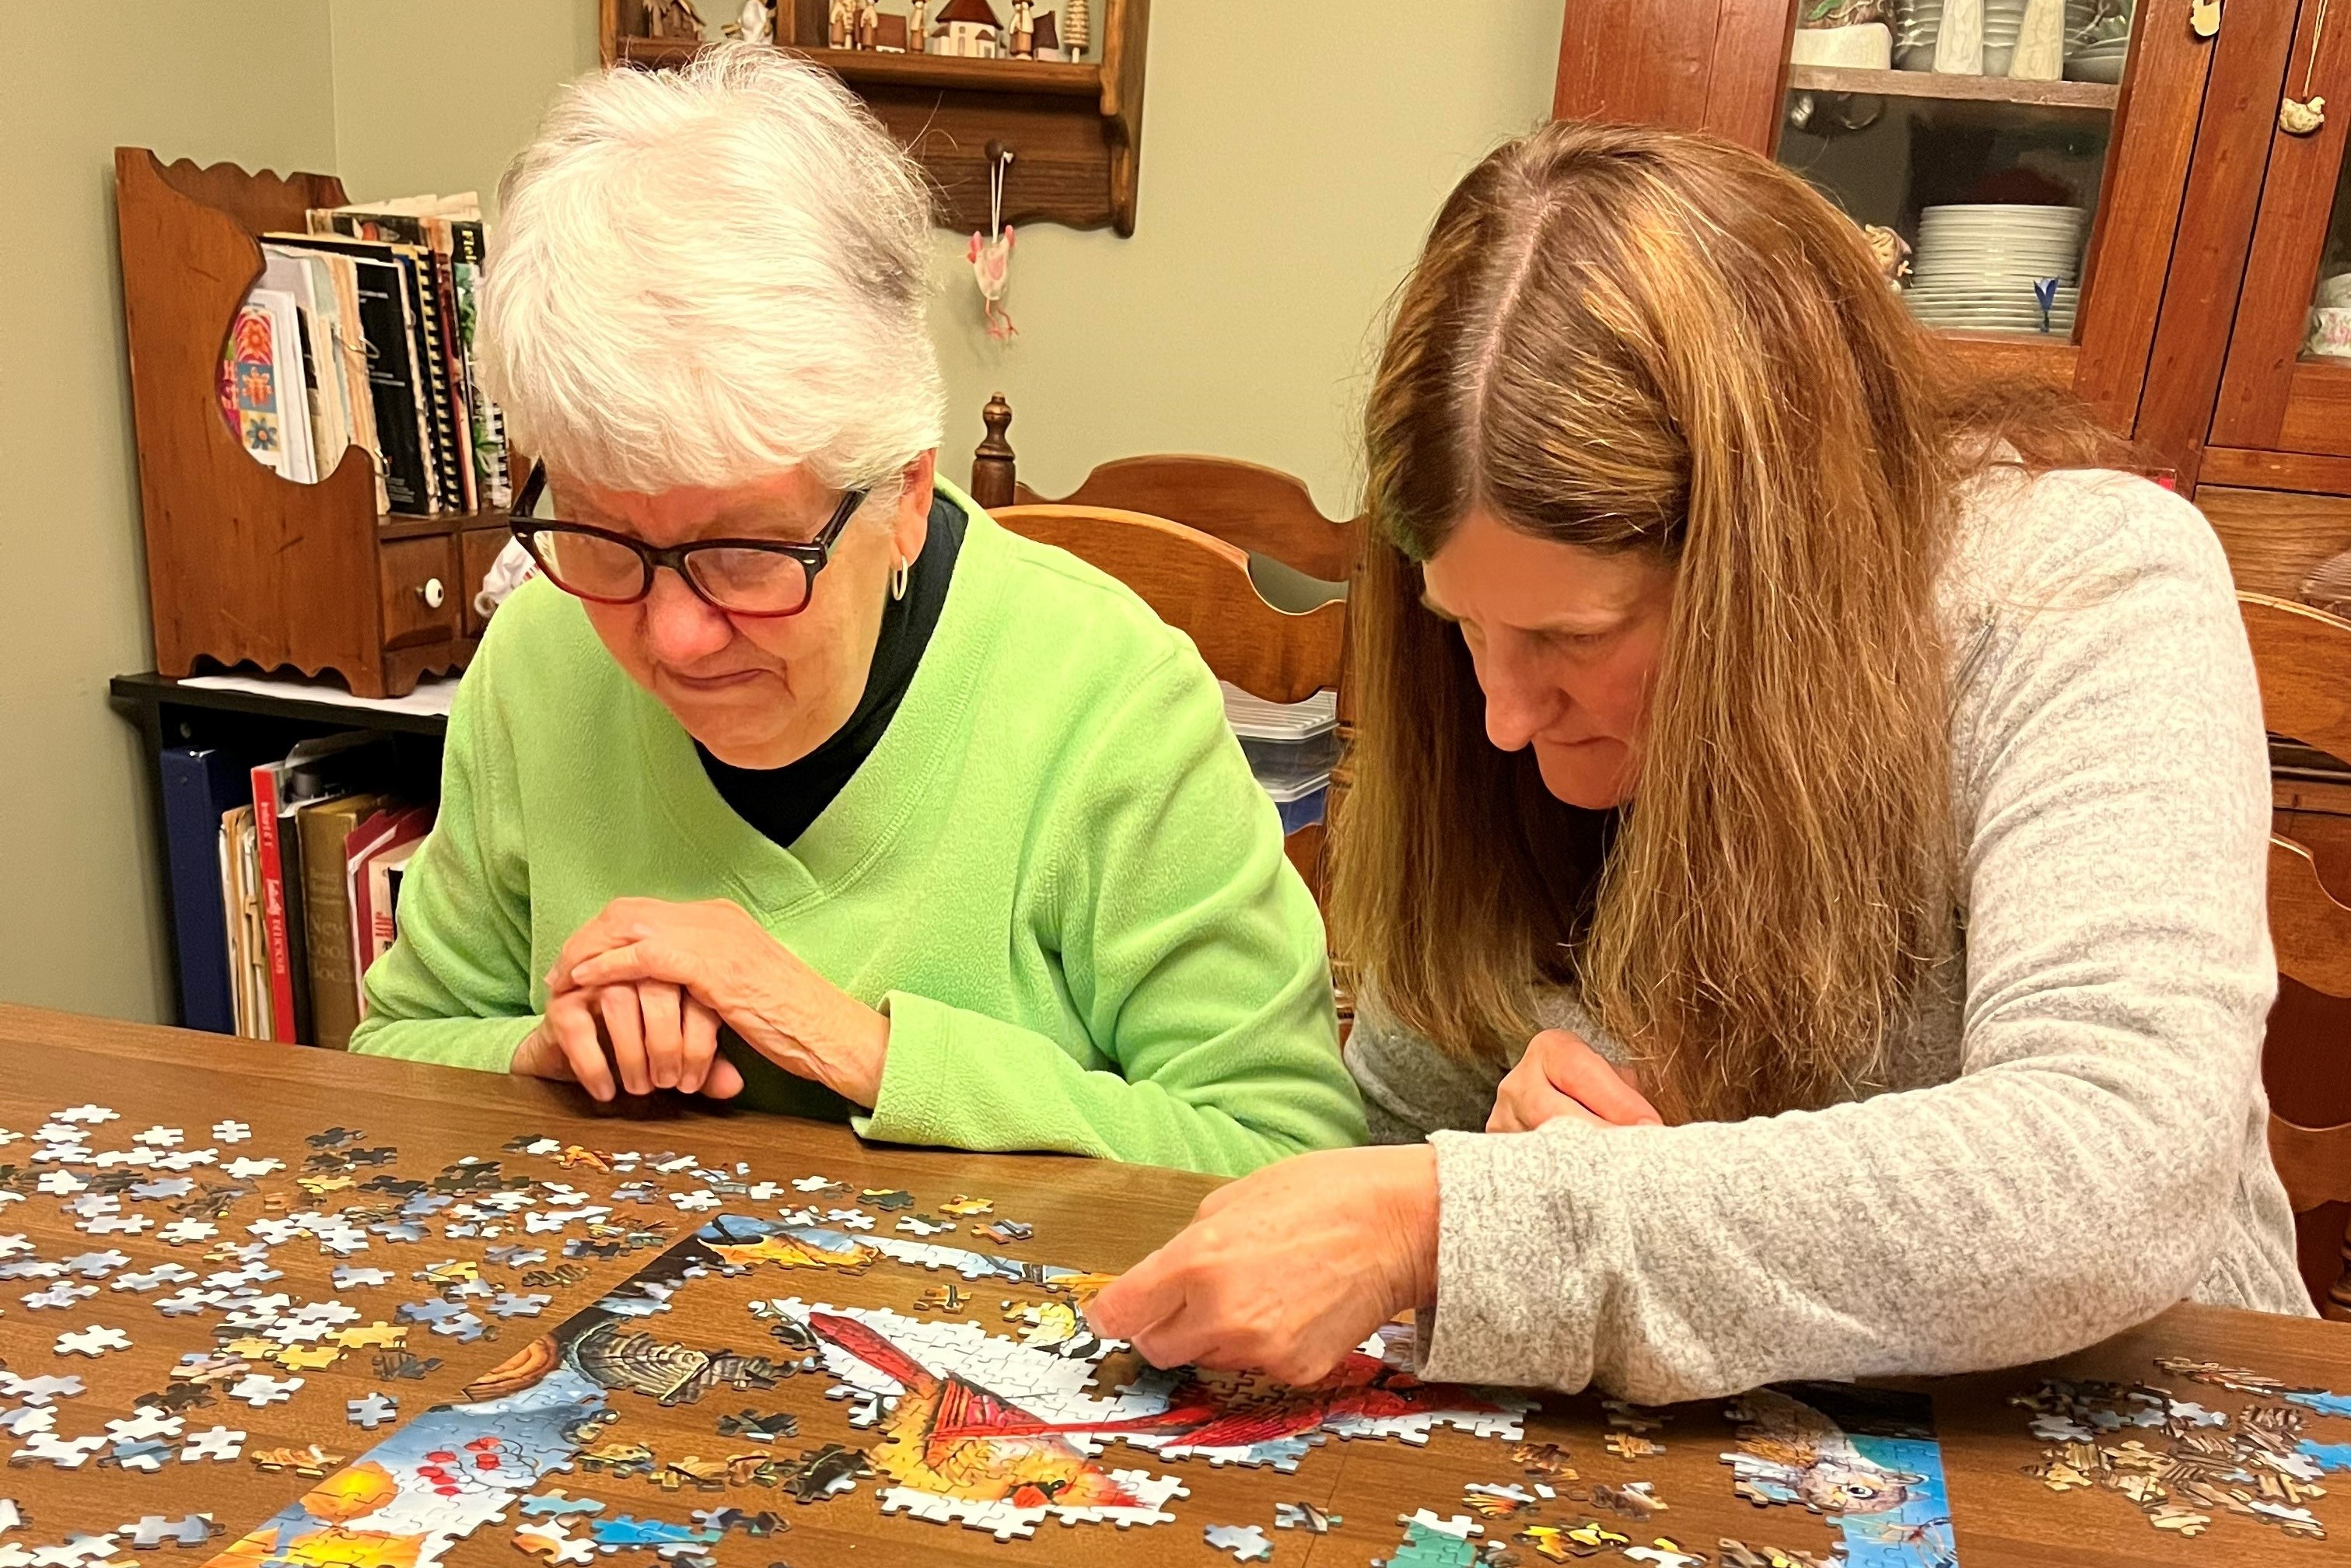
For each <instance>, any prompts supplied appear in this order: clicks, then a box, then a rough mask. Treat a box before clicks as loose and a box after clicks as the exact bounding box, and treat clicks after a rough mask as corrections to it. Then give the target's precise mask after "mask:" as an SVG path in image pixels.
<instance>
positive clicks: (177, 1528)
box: [117, 1513, 220, 1552]
mask: <svg viewBox="0 0 2351 1568" xmlns="http://www.w3.org/2000/svg"><path fill="white" fill-rule="evenodd" d="M219 1532H220V1526H218V1525H217V1524H214V1522H213V1516H212V1515H211V1514H209V1513H191V1514H185V1515H183V1516H182V1517H180V1518H178V1519H166V1518H164V1517H163V1516H162V1514H160V1513H151V1514H149V1515H147V1516H146V1517H145V1518H143V1519H141V1520H139V1521H136V1522H134V1523H130V1524H125V1525H123V1526H121V1527H120V1530H119V1531H117V1533H118V1534H127V1535H129V1536H130V1537H131V1545H132V1546H134V1547H136V1548H137V1549H138V1550H140V1551H141V1552H152V1551H153V1550H154V1549H155V1548H156V1547H158V1546H202V1545H204V1543H205V1542H208V1541H210V1540H211V1539H212V1538H213V1537H214V1535H216V1534H218V1533H219Z"/></svg>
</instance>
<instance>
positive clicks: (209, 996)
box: [162, 747, 236, 1034]
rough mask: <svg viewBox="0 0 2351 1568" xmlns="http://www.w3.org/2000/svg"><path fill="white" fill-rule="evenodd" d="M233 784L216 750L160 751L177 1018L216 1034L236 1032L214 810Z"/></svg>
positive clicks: (222, 805) (218, 815)
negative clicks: (177, 967)
mask: <svg viewBox="0 0 2351 1568" xmlns="http://www.w3.org/2000/svg"><path fill="white" fill-rule="evenodd" d="M234 779H235V771H234V769H232V768H230V767H229V766H228V765H227V763H226V761H225V758H222V757H221V755H220V753H218V752H216V751H213V750H210V749H203V750H199V749H195V748H193V747H171V748H169V749H167V750H166V751H164V753H163V756H162V784H163V837H164V841H165V849H166V851H167V852H168V855H169V858H170V862H171V868H172V934H173V936H175V938H176V944H175V945H176V946H178V948H179V953H180V1021H181V1023H182V1024H183V1025H184V1026H186V1027H187V1028H189V1029H204V1030H212V1031H213V1032H214V1033H215V1034H235V1032H236V1009H235V1004H234V1003H233V1002H232V1000H231V999H230V991H229V979H230V976H229V967H228V925H227V919H226V915H225V910H224V907H223V901H222V898H221V871H222V864H223V862H222V860H221V852H220V820H221V812H222V811H223V810H225V808H226V800H225V798H226V797H227V796H228V793H229V791H230V790H231V789H234V788H235V784H234Z"/></svg>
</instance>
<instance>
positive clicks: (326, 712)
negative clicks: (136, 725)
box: [106, 670, 449, 739]
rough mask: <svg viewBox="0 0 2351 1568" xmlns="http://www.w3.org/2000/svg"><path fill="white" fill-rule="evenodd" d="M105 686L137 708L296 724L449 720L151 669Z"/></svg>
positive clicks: (403, 725)
mask: <svg viewBox="0 0 2351 1568" xmlns="http://www.w3.org/2000/svg"><path fill="white" fill-rule="evenodd" d="M106 689H107V693H108V695H110V696H111V697H112V698H113V699H114V702H115V705H116V706H118V707H122V708H127V709H131V710H134V712H135V711H136V710H144V709H149V708H162V707H175V708H200V709H204V710H206V711H208V712H213V713H234V714H246V715H249V716H255V717H259V718H274V719H282V720H285V721H287V722H289V723H296V724H317V725H325V726H328V727H331V728H334V729H376V730H382V731H385V732H386V733H389V734H398V735H429V736H432V737H434V738H435V739H438V738H439V737H442V736H444V735H445V734H447V733H448V730H449V720H448V718H447V717H446V716H444V715H441V714H434V713H398V712H393V711H391V710H388V709H384V708H374V707H361V706H357V705H354V704H349V703H337V702H319V701H316V700H313V699H309V698H303V697H287V696H277V695H263V694H261V693H259V692H241V691H231V690H225V689H223V688H221V687H218V686H192V685H186V684H185V683H183V682H181V681H177V680H174V679H173V678H172V677H171V676H170V675H163V674H156V673H155V672H153V671H152V670H150V671H148V672H147V673H146V674H137V675H117V676H115V677H114V678H113V679H112V680H110V681H109V682H107V684H106Z"/></svg>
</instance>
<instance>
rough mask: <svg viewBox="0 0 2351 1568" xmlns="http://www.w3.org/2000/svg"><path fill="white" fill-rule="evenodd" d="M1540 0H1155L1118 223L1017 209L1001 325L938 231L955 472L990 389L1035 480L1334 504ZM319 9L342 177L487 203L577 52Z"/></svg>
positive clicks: (1555, 15) (580, 57)
mask: <svg viewBox="0 0 2351 1568" xmlns="http://www.w3.org/2000/svg"><path fill="white" fill-rule="evenodd" d="M1560 5H1561V0H1484V3H1482V4H1480V5H1468V6H1455V7H1452V8H1451V9H1449V10H1447V9H1437V10H1432V9H1431V8H1430V7H1429V6H1427V5H1425V4H1418V3H1411V4H1407V3H1406V0H1355V3H1354V4H1352V5H1348V6H1346V7H1344V8H1343V9H1342V10H1333V9H1332V8H1331V7H1329V6H1322V5H1282V4H1275V5H1238V6H1237V5H1225V4H1211V3H1209V0H1159V3H1158V4H1157V5H1155V6H1154V7H1153V15H1152V18H1151V41H1150V62H1149V72H1148V78H1147V80H1146V83H1145V86H1144V136H1143V180H1142V195H1141V201H1140V204H1139V213H1138V221H1137V225H1136V231H1135V234H1134V237H1133V238H1131V239H1120V238H1118V237H1117V236H1115V235H1111V234H1107V233H1089V234H1079V233H1073V232H1071V231H1070V230H1067V229H1060V228H1054V227H1051V226H1050V225H1036V226H1033V227H1030V228H1027V229H1023V230H1021V231H1020V232H1019V235H1018V237H1017V239H1016V242H1015V250H1014V261H1013V267H1012V289H1011V293H1010V295H1009V296H1008V300H1007V303H1008V306H1009V308H1010V309H1011V312H1012V316H1013V319H1015V320H1016V321H1017V322H1018V323H1019V327H1020V335H1019V338H1018V339H1016V340H1013V341H1012V342H1011V343H1009V344H1008V345H999V344H998V343H996V342H994V341H992V340H990V339H989V338H988V337H987V332H986V331H985V330H984V329H982V327H981V326H980V323H979V304H978V294H977V288H976V287H975V286H974V284H973V282H972V279H971V273H970V271H969V269H968V268H967V267H966V266H965V264H964V245H965V238H966V236H964V235H948V234H945V233H942V234H941V235H940V236H939V246H938V253H937V256H938V260H937V272H936V277H937V283H938V287H939V294H938V304H937V306H936V308H935V311H934V315H933V319H934V320H935V322H936V323H937V329H938V341H939V347H940V351H941V353H942V356H943V357H944V359H945V361H946V375H947V386H948V390H949V393H950V396H951V398H952V399H953V404H952V406H953V413H954V422H953V423H952V424H951V425H950V427H949V431H948V452H947V457H946V471H947V472H948V473H949V474H950V475H956V476H960V475H962V474H963V473H964V472H965V471H966V463H967V456H968V454H969V453H970V450H971V448H972V447H973V446H974V445H975V444H977V442H978V440H979V437H980V424H979V407H980V404H981V403H982V402H986V401H987V395H988V393H990V392H996V391H999V390H1000V391H1002V392H1004V393H1005V395H1006V396H1008V398H1010V399H1011V400H1012V405H1013V409H1014V423H1013V427H1012V435H1013V444H1014V445H1015V446H1016V447H1017V448H1018V449H1019V453H1020V455H1021V460H1022V472H1023V474H1024V476H1027V477H1029V478H1031V479H1032V480H1033V481H1034V482H1035V483H1036V484H1037V485H1038V486H1040V488H1042V489H1045V490H1047V491H1049V492H1052V491H1058V490H1061V489H1066V488H1067V487H1069V486H1072V485H1074V484H1076V483H1077V481H1078V480H1079V479H1080V478H1081V477H1083V476H1084V474H1085V472H1086V470H1087V469H1088V468H1090V467H1092V465H1094V464H1095V463H1097V462H1100V461H1102V460H1103V459H1106V458H1110V457H1116V456H1122V455H1127V454H1130V453H1136V452H1167V451H1201V452H1215V453H1221V454H1224V455H1228V456H1235V457H1248V458H1251V459H1253V460H1255V461H1258V462H1260V463H1270V464H1272V465H1275V466H1276V467H1280V468H1286V469H1288V470H1290V472H1292V473H1295V474H1298V475H1301V476H1303V477H1305V478H1306V479H1307V480H1308V482H1309V483H1310V484H1311V485H1312V486H1313V487H1314V491H1315V494H1316V496H1317V497H1318V498H1319V499H1320V500H1321V501H1322V504H1323V506H1324V507H1325V509H1326V510H1331V511H1334V512H1342V513H1352V512H1353V499H1354V494H1355V491H1356V488H1357V486H1358V485H1359V483H1360V479H1359V477H1358V473H1357V470H1358V465H1357V463H1356V460H1355V457H1354V455H1353V444H1354V438H1353V419H1354V417H1355V409H1356V407H1357V404H1358V402H1359V401H1360V396H1361V392H1362V387H1363V382H1364V376H1365V373H1366V367H1367V364H1368V361H1369V360H1370V358H1371V356H1372V355H1373V354H1374V351H1375V349H1376V343H1377V337H1376V333H1375V331H1374V320H1375V318H1376V317H1377V316H1378V314H1379V312H1380V310H1381V308H1382V307H1383V305H1384V302H1385V301H1386V299H1387V297H1388V295H1389V292H1390V291H1391V290H1392V289H1393V288H1394V287H1395V283H1396V281H1397V279H1398V278H1399V277H1401V276H1402V274H1403V272H1404V269H1405V267H1407V266H1408V265H1409V264H1410V262H1411V259H1412V256H1413V254H1414V252H1415V250H1416V248H1417V246H1418V245H1419V242H1420V238H1421V235H1422V234H1423V233H1424V231H1425V230H1426V227H1427V225H1428V221H1429V219H1430V218H1431V217H1432V216H1434V215H1435V214H1436V211H1437V203H1438V202H1439V201H1440V200H1441V199H1442V198H1443V196H1444V193H1445V192H1446V191H1447V189H1448V188H1449V187H1450V186H1451V184H1452V183H1453V182H1454V181H1455V180H1456V179H1458V177H1459V176H1460V174H1461V172H1462V171H1463V170H1464V169H1466V168H1467V167H1468V165H1469V164H1470V163H1471V162H1474V161H1475V160H1476V159H1477V158H1478V156H1479V154H1480V153H1482V152H1485V151H1486V150H1487V149H1489V148H1490V147H1491V146H1492V145H1493V144H1494V143H1495V142H1497V141H1500V140H1502V139H1503V138H1505V137H1507V136H1510V135H1513V134H1515V133H1517V132H1519V131H1525V130H1527V129H1529V128H1531V127H1532V126H1534V125H1536V124H1538V123H1540V122H1541V120H1543V119H1544V118H1545V117H1546V116H1547V115H1548V113H1549V110H1550V105H1551V89H1552V76H1553V73H1554V71H1555V70H1556V68H1557V64H1558V55H1559V28H1560ZM332 8H333V16H334V59H335V124H336V140H337V146H338V151H339V152H340V155H341V158H342V167H341V170H340V172H341V173H342V175H343V178H344V183H345V184H346V186H347V187H348V188H349V189H350V192H351V194H352V196H353V197H354V198H355V199H356V198H360V197H368V196H386V195H395V194H401V193H408V192H413V191H423V190H433V191H441V192H448V191H457V190H465V189H469V188H471V189H478V190H480V191H481V192H482V193H483V197H484V199H485V200H488V199H489V197H490V194H491V193H492V192H493V190H494V189H495V188H496V184H497V177H498V174H499V172H500V171H501V170H502V169H504V168H505V166H506V162H507V159H508V158H510V157H511V156H512V155H513V154H514V152H516V151H517V149H518V148H519V147H520V146H521V145H522V144H523V143H524V142H525V141H527V140H528V137H529V134H530V131H531V128H532V125H533V123H534V121H535V120H536V118H537V115H538V109H539V107H540V106H541V105H542V104H543V103H544V101H545V99H546V97H547V95H548V93H549V91H550V90H551V89H553V88H554V86H555V85H556V84H557V83H558V82H559V81H561V80H563V79H564V78H567V77H569V76H571V75H574V74H576V73H578V72H580V71H581V70H586V69H590V68H593V67H594V65H595V58H596V41H595V5H594V3H593V0H498V3H497V4H496V5H473V4H466V3H463V0H333V7H332ZM701 10H702V13H703V15H704V16H705V18H707V20H708V21H709V22H710V23H711V24H712V25H713V26H714V27H715V26H716V24H717V23H718V22H719V21H721V20H722V19H724V18H725V17H726V16H732V15H733V7H732V6H731V5H727V4H726V3H725V0H705V3H704V4H703V5H702V6H701ZM420 78H430V79H432V80H433V81H434V83H435V97H436V99H438V101H440V102H441V103H444V104H448V103H463V104H466V105H470V106H472V107H473V110H474V114H473V116H472V121H471V123H470V124H467V123H465V121H463V120H459V119H455V118H452V117H446V116H444V117H440V118H437V119H436V118H434V117H431V116H423V115H420V114H418V113H417V112H416V105H415V98H414V95H413V91H412V90H411V89H410V85H409V84H411V83H412V82H413V81H415V80H417V79H420ZM1013 178H1014V179H1015V180H1016V181H1017V180H1018V179H1019V170H1018V167H1017V165H1016V167H1015V170H1014V173H1013Z"/></svg>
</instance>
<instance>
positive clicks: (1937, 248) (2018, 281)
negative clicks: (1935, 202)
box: [1903, 204, 2088, 332]
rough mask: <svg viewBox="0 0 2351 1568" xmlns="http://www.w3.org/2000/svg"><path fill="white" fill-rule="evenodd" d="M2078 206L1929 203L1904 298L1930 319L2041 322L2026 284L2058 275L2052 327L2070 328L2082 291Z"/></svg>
mask: <svg viewBox="0 0 2351 1568" xmlns="http://www.w3.org/2000/svg"><path fill="white" fill-rule="evenodd" d="M2087 216H2088V214H2086V213H2085V212H2084V211H2083V209H2081V208H2080V207H2045V206H2021V205H2011V204H1968V205H1961V206H1948V207H1928V209H1927V210H1926V212H1925V213H1924V214H1920V217H1919V220H1918V247H1917V256H1916V257H1915V258H1914V260H1913V261H1912V264H1911V283H1910V287H1908V288H1907V289H1906V290H1904V292H1903V299H1904V300H1905V302H1906V303H1907V304H1908V305H1909V307H1910V310H1911V313H1912V314H1913V315H1915V316H1917V318H1918V319H1920V320H1921V321H1924V322H1926V323H1927V324H1928V326H1931V327H1945V328H1958V329H1970V330H1975V331H2022V332H2033V331H2039V330H2040V329H2041V325H2042V321H2041V306H2040V302H2039V301H2038V300H2036V299H2035V298H2033V292H2032V286H2033V285H2034V284H2035V283H2037V282H2042V281H2045V280H2047V279H2050V278H2055V279H2056V280H2057V291H2056V298H2055V300H2054V302H2053V305H2052V306H2051V308H2050V311H2049V329H2050V330H2051V331H2052V332H2071V331H2072V330H2073V329H2074V310H2075V308H2076V307H2077V306H2078V305H2079V304H2080V302H2081V298H2082V290H2081V287H2080V283H2081V256H2082V227H2083V224H2084V221H2085V219H2086V217H2087Z"/></svg>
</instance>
